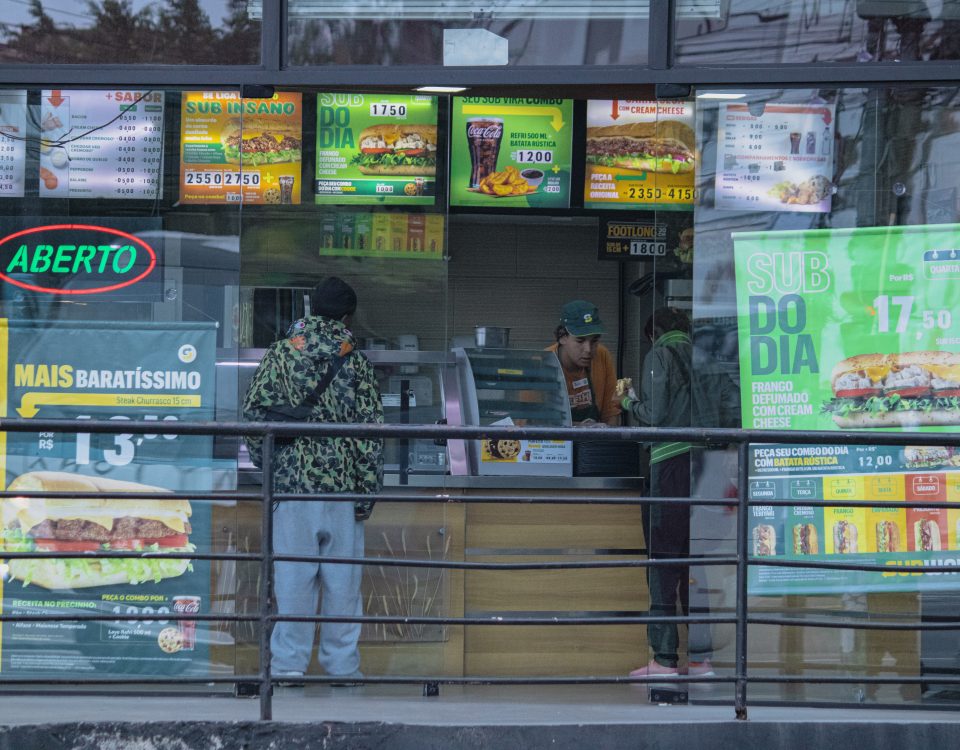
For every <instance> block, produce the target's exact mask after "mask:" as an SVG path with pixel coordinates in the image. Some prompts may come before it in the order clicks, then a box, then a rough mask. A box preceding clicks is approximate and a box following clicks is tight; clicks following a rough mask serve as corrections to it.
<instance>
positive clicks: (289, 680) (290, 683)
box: [273, 669, 305, 687]
mask: <svg viewBox="0 0 960 750" xmlns="http://www.w3.org/2000/svg"><path fill="white" fill-rule="evenodd" d="M273 679H274V680H275V681H276V683H277V684H278V685H282V686H285V687H303V686H304V684H305V683H304V681H303V672H299V671H297V670H295V669H292V670H286V671H280V672H274V673H273Z"/></svg>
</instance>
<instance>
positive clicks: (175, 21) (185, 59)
mask: <svg viewBox="0 0 960 750" xmlns="http://www.w3.org/2000/svg"><path fill="white" fill-rule="evenodd" d="M56 5H57V6H58V7H54V6H53V5H51V4H49V3H47V2H43V0H40V1H38V2H36V3H32V2H29V1H28V0H11V2H10V3H8V4H7V6H8V7H7V8H5V15H4V19H3V20H4V21H5V22H6V23H3V24H0V60H2V61H3V62H4V63H30V64H36V63H60V64H98V63H99V64H109V63H124V64H132V65H136V64H163V65H256V64H257V63H259V62H260V20H259V19H254V18H252V17H251V16H250V15H249V14H248V12H247V3H246V0H156V2H150V3H146V2H143V0H91V1H90V2H87V3H77V4H72V3H58V4H56ZM62 6H65V7H62Z"/></svg>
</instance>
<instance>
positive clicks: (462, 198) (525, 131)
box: [450, 97, 573, 208]
mask: <svg viewBox="0 0 960 750" xmlns="http://www.w3.org/2000/svg"><path fill="white" fill-rule="evenodd" d="M572 119H573V100H572V99H515V98H488V97H454V99H453V114H452V123H453V125H452V132H453V135H452V137H451V156H450V204H451V205H454V206H483V207H488V208H493V207H496V208H505V207H507V208H510V207H519V208H567V207H568V206H569V205H570V164H571V161H572V157H571V141H572V131H573V124H572Z"/></svg>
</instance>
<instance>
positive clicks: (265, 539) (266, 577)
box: [260, 432, 274, 721]
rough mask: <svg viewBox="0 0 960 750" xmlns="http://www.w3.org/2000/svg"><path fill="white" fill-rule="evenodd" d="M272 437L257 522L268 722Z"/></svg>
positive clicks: (263, 715)
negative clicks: (261, 506)
mask: <svg viewBox="0 0 960 750" xmlns="http://www.w3.org/2000/svg"><path fill="white" fill-rule="evenodd" d="M273 441H274V436H273V433H272V432H268V433H267V434H266V435H264V436H263V459H262V461H261V466H262V467H263V483H262V488H261V497H262V498H263V499H262V500H261V503H262V505H263V508H262V509H261V512H262V516H261V522H260V529H261V532H260V533H261V540H260V554H261V555H263V557H262V558H261V559H260V719H261V721H270V720H271V719H272V718H273V695H272V691H271V687H272V683H271V680H270V636H271V635H272V634H273V621H272V620H268V619H267V617H268V616H269V615H270V602H271V600H272V599H273V446H274V442H273Z"/></svg>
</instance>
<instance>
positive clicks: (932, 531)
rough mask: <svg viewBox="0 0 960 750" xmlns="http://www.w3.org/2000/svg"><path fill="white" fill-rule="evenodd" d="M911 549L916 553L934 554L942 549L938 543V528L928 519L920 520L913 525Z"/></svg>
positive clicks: (937, 525) (936, 524)
mask: <svg viewBox="0 0 960 750" xmlns="http://www.w3.org/2000/svg"><path fill="white" fill-rule="evenodd" d="M913 548H914V549H915V550H916V551H918V552H936V551H939V550H941V549H943V546H942V543H941V541H940V526H939V524H938V523H937V522H936V521H934V520H933V519H930V518H922V519H920V520H919V521H915V522H914V524H913Z"/></svg>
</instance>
